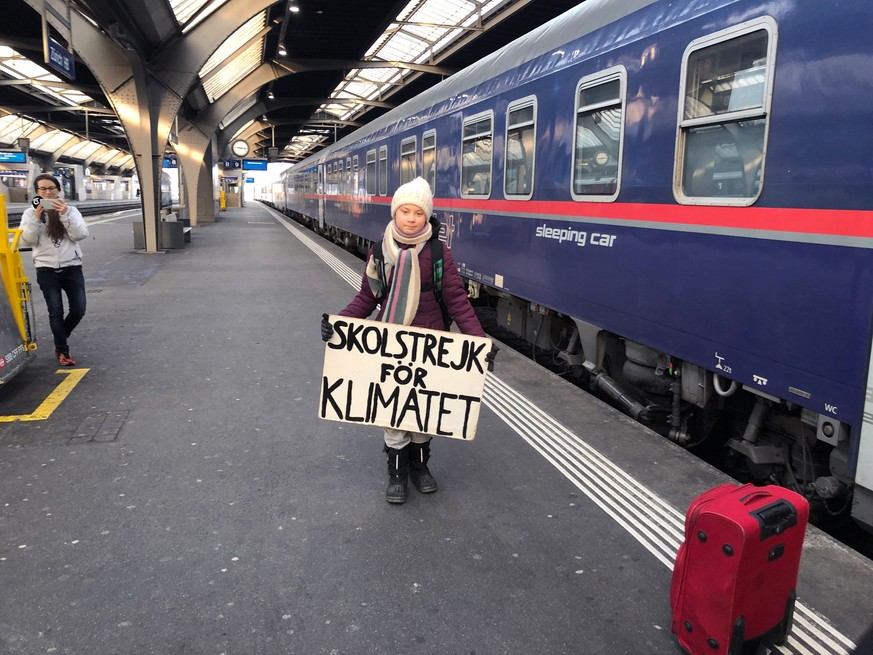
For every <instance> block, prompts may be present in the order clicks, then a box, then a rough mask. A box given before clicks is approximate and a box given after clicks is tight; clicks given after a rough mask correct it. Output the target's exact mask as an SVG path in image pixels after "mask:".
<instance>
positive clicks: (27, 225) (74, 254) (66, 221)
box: [21, 205, 88, 269]
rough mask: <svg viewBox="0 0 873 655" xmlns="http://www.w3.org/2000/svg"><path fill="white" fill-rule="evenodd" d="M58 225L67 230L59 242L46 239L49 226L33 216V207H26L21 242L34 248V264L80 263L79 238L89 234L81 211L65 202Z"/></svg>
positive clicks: (50, 265) (72, 264)
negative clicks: (64, 210)
mask: <svg viewBox="0 0 873 655" xmlns="http://www.w3.org/2000/svg"><path fill="white" fill-rule="evenodd" d="M61 224H62V225H63V226H64V227H65V228H66V229H67V236H66V237H64V238H63V239H61V240H60V241H58V242H54V241H52V240H51V239H50V238H49V235H48V228H47V227H46V225H45V224H44V223H43V222H42V221H40V220H39V219H38V218H37V217H36V210H35V209H34V208H33V207H28V208H27V209H25V210H24V213H23V214H22V215H21V230H22V233H21V242H22V243H24V244H25V245H28V246H30V247H31V248H33V253H32V254H33V265H34V266H37V267H47V268H54V269H58V268H64V267H65V266H81V265H82V251H81V249H80V248H79V244H78V243H77V242H78V241H81V240H82V239H84V238H86V237H87V236H88V225H87V224H86V223H85V219H84V218H82V214H81V212H80V211H79V210H78V209H76V208H75V207H71V206H70V205H67V211H66V212H65V213H63V214H61Z"/></svg>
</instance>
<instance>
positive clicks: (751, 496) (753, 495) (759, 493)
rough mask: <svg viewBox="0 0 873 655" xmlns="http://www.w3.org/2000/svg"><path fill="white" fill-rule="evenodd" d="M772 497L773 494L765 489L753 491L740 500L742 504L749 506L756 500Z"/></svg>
mask: <svg viewBox="0 0 873 655" xmlns="http://www.w3.org/2000/svg"><path fill="white" fill-rule="evenodd" d="M772 495H773V494H771V493H770V492H769V491H764V490H763V489H758V490H756V491H753V492H751V493H748V494H746V495H745V496H742V497H741V498H740V502H741V503H742V504H743V505H748V504H749V503H750V502H752V501H753V500H755V499H757V498H761V497H767V496H772Z"/></svg>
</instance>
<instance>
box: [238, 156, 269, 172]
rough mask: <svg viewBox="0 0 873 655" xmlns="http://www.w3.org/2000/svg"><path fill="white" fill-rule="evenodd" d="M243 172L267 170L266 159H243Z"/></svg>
mask: <svg viewBox="0 0 873 655" xmlns="http://www.w3.org/2000/svg"><path fill="white" fill-rule="evenodd" d="M243 170H244V171H265V170H267V160H266V159H243Z"/></svg>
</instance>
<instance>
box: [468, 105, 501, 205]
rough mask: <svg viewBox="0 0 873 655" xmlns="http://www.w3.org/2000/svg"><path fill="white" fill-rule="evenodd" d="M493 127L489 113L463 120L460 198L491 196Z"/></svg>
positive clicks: (492, 120)
mask: <svg viewBox="0 0 873 655" xmlns="http://www.w3.org/2000/svg"><path fill="white" fill-rule="evenodd" d="M493 125H494V117H493V115H492V114H491V112H486V113H484V114H479V115H477V116H471V117H470V118H467V119H465V120H464V132H463V136H462V138H461V196H462V197H464V198H487V197H489V196H490V195H491V152H492V143H493V132H494V127H493Z"/></svg>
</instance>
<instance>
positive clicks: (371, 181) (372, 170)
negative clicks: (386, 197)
mask: <svg viewBox="0 0 873 655" xmlns="http://www.w3.org/2000/svg"><path fill="white" fill-rule="evenodd" d="M367 193H368V194H369V195H371V196H374V195H376V151H375V150H370V151H368V152H367Z"/></svg>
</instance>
